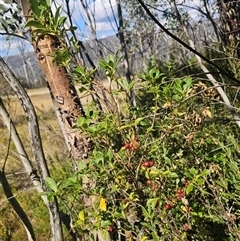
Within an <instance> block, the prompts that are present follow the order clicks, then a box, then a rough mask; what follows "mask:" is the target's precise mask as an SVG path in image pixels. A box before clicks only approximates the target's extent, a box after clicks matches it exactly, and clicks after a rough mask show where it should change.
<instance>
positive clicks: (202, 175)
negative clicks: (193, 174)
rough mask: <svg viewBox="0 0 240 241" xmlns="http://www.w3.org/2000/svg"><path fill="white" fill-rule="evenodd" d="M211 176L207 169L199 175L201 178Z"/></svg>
mask: <svg viewBox="0 0 240 241" xmlns="http://www.w3.org/2000/svg"><path fill="white" fill-rule="evenodd" d="M209 174H210V171H209V170H207V169H205V170H203V171H202V172H201V173H200V174H199V176H201V177H205V176H208V175H209Z"/></svg>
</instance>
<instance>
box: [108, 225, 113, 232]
mask: <svg viewBox="0 0 240 241" xmlns="http://www.w3.org/2000/svg"><path fill="white" fill-rule="evenodd" d="M113 229H114V227H113V226H112V225H111V226H109V227H108V232H110V233H111V232H112V231H113Z"/></svg>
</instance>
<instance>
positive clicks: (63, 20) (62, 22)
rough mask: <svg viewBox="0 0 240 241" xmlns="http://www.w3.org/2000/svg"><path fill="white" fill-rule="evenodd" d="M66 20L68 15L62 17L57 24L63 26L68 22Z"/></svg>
mask: <svg viewBox="0 0 240 241" xmlns="http://www.w3.org/2000/svg"><path fill="white" fill-rule="evenodd" d="M66 20H67V17H65V16H62V17H60V18H59V20H58V22H57V26H58V27H62V26H63V25H64V23H65V22H66Z"/></svg>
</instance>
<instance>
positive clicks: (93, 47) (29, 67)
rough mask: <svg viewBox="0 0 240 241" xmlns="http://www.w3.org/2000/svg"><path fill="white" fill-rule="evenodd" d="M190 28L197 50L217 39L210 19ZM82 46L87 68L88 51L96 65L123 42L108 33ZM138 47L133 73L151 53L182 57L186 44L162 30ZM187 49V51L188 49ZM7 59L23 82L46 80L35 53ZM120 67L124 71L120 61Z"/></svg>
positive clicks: (133, 57) (163, 58)
mask: <svg viewBox="0 0 240 241" xmlns="http://www.w3.org/2000/svg"><path fill="white" fill-rule="evenodd" d="M191 29H192V33H191V34H192V37H193V38H194V39H195V41H196V43H197V48H198V49H201V48H202V47H204V46H205V45H208V44H210V42H209V41H213V39H214V31H213V28H212V25H211V23H209V22H202V23H198V22H196V23H193V24H192V28H191ZM175 31H176V35H178V34H177V32H179V30H175ZM128 41H132V39H128ZM172 44H174V45H172ZM83 45H84V48H85V50H84V49H82V51H81V53H82V57H83V60H84V63H85V64H86V65H87V66H88V67H90V63H89V61H88V58H87V57H86V54H85V53H87V54H88V56H89V58H90V59H91V60H92V61H93V63H94V64H97V61H98V60H99V58H102V56H106V55H107V54H109V53H111V54H114V53H116V51H117V50H119V49H120V41H119V39H118V37H117V36H109V37H106V38H103V39H101V40H98V42H96V41H95V40H87V41H84V42H83ZM172 46H173V47H172ZM138 47H139V46H136V47H135V48H134V49H132V50H131V51H130V52H129V56H131V60H130V65H131V67H132V69H133V71H134V72H136V71H139V70H142V69H143V66H144V59H149V57H150V56H151V55H152V54H155V56H156V57H157V58H158V59H160V60H161V61H166V60H168V59H169V50H170V51H171V54H172V53H173V52H175V53H177V54H176V56H180V55H179V53H180V52H181V51H182V49H183V47H182V46H180V45H179V44H177V43H176V41H174V40H172V38H170V37H169V36H168V35H166V34H165V33H162V32H161V31H159V33H158V34H157V35H156V34H154V35H151V33H150V35H149V36H148V39H147V41H145V42H144V43H143V46H141V47H142V53H141V54H140V53H139V49H138ZM170 48H171V49H170ZM179 51H180V52H179ZM184 51H187V50H186V49H185V50H184ZM191 55H192V54H191V53H190V52H189V51H187V53H185V56H187V57H188V58H189V57H190V56H191ZM6 62H7V64H8V65H9V67H10V68H11V69H12V70H13V72H14V73H15V75H16V76H17V77H20V78H22V79H23V81H25V82H27V83H28V84H30V83H38V82H39V80H40V79H42V80H43V73H42V71H41V69H40V68H39V65H38V61H37V59H36V56H35V54H34V53H33V52H32V53H25V54H24V56H22V55H20V54H18V55H14V56H8V57H7V59H6ZM122 64H123V63H122ZM120 69H122V70H123V68H122V66H121V64H120Z"/></svg>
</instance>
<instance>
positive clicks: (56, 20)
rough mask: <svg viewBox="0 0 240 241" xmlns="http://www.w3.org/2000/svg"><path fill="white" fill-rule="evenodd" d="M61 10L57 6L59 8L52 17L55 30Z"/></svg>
mask: <svg viewBox="0 0 240 241" xmlns="http://www.w3.org/2000/svg"><path fill="white" fill-rule="evenodd" d="M61 8H62V6H59V7H58V8H57V10H56V13H55V15H54V17H53V23H54V25H55V27H56V28H57V27H58V26H57V22H58V19H59V16H60V10H61Z"/></svg>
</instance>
